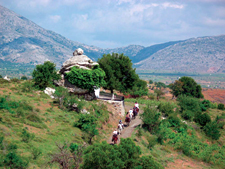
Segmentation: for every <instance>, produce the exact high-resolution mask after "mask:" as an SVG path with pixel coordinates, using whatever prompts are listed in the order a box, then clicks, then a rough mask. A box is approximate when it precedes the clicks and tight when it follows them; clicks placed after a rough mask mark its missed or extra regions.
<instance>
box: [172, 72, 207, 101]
mask: <svg viewBox="0 0 225 169" xmlns="http://www.w3.org/2000/svg"><path fill="white" fill-rule="evenodd" d="M170 88H171V89H172V94H173V95H174V96H176V97H177V96H179V95H181V94H185V95H187V96H192V97H196V98H203V95H202V88H201V86H200V85H198V84H197V83H196V82H195V80H194V79H192V78H191V77H186V76H183V77H181V78H180V79H179V81H175V83H173V84H170Z"/></svg>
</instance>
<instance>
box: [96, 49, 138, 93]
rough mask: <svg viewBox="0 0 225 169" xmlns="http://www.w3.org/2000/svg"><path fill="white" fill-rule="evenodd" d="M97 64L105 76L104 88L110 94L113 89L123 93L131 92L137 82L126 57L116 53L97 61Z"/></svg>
mask: <svg viewBox="0 0 225 169" xmlns="http://www.w3.org/2000/svg"><path fill="white" fill-rule="evenodd" d="M98 63H99V65H100V67H101V68H102V69H103V70H104V71H105V74H106V76H105V81H106V85H105V88H106V89H109V90H110V91H111V93H113V90H114V89H116V90H119V91H120V92H124V93H125V92H127V91H128V90H130V89H131V90H132V88H133V86H135V84H136V83H137V81H138V80H139V77H138V75H137V74H136V73H135V69H133V68H132V62H131V60H130V58H129V57H128V56H125V55H123V54H117V53H112V54H107V55H103V57H102V58H100V59H98Z"/></svg>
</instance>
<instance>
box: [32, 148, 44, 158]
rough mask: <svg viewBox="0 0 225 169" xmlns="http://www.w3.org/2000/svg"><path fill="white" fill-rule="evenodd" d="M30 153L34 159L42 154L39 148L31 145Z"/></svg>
mask: <svg viewBox="0 0 225 169" xmlns="http://www.w3.org/2000/svg"><path fill="white" fill-rule="evenodd" d="M31 153H32V155H33V160H36V159H37V158H38V157H39V156H40V155H41V154H42V151H41V150H40V149H39V148H36V147H32V148H31Z"/></svg>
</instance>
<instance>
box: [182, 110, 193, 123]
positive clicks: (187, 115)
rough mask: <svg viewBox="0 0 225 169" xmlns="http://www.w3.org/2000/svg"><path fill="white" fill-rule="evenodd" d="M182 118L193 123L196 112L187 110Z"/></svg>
mask: <svg viewBox="0 0 225 169" xmlns="http://www.w3.org/2000/svg"><path fill="white" fill-rule="evenodd" d="M181 117H183V118H184V119H185V120H190V121H192V120H193V118H194V112H192V111H191V110H185V111H183V112H182V114H181Z"/></svg>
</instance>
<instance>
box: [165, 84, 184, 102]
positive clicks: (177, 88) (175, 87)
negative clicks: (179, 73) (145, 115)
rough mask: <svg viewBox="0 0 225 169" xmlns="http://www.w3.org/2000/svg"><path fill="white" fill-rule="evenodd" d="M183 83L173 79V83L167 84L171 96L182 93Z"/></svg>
mask: <svg viewBox="0 0 225 169" xmlns="http://www.w3.org/2000/svg"><path fill="white" fill-rule="evenodd" d="M183 84H184V83H183V82H181V81H179V80H175V82H174V83H171V84H169V87H170V89H171V93H172V95H173V98H174V96H175V97H177V96H179V95H181V94H182V92H183V88H182V87H183ZM173 98H172V99H173Z"/></svg>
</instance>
